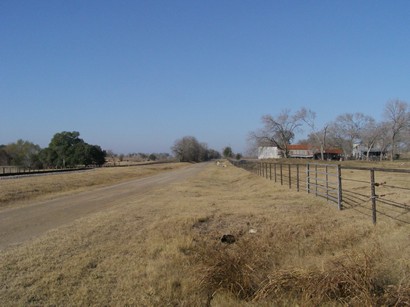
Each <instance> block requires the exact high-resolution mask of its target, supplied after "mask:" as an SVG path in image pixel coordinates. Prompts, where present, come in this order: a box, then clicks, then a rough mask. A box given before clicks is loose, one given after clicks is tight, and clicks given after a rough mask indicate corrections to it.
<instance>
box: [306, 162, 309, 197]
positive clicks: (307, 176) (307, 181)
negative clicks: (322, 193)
mask: <svg viewBox="0 0 410 307" xmlns="http://www.w3.org/2000/svg"><path fill="white" fill-rule="evenodd" d="M306 189H307V192H308V194H309V193H310V164H309V163H308V164H306Z"/></svg>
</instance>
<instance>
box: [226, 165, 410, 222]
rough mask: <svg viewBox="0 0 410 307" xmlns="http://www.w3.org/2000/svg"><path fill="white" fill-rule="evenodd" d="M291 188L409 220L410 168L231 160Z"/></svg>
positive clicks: (380, 215)
mask: <svg viewBox="0 0 410 307" xmlns="http://www.w3.org/2000/svg"><path fill="white" fill-rule="evenodd" d="M230 162H231V163H232V164H233V165H235V166H237V167H241V168H243V169H245V170H248V171H250V172H253V173H255V174H257V175H259V176H261V177H264V178H266V179H268V180H272V181H274V182H275V183H280V184H281V185H287V186H288V187H289V189H296V190H297V191H298V192H299V191H305V192H306V193H309V194H313V195H315V196H317V197H321V198H324V199H326V200H327V201H328V202H330V203H334V204H336V205H337V206H338V208H339V210H355V211H357V212H359V213H361V214H365V215H368V216H369V217H371V218H372V221H373V223H374V224H376V222H377V220H378V219H381V218H389V219H394V220H395V221H397V222H400V223H406V224H410V170H407V169H388V168H365V167H351V166H342V165H340V164H320V163H297V162H295V163H282V162H260V161H252V160H240V161H237V160H231V161H230Z"/></svg>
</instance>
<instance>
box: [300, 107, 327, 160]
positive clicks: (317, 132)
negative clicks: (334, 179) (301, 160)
mask: <svg viewBox="0 0 410 307" xmlns="http://www.w3.org/2000/svg"><path fill="white" fill-rule="evenodd" d="M298 113H299V114H298V115H299V117H300V118H301V120H302V121H303V122H304V123H305V124H306V125H307V126H308V127H309V129H310V131H311V132H310V134H309V139H310V140H312V141H313V142H310V144H311V145H313V146H314V147H317V149H318V150H320V157H321V160H324V159H325V157H324V152H325V148H326V136H327V129H328V124H326V125H325V126H324V127H323V128H321V129H319V128H317V126H316V113H315V112H313V111H312V110H309V109H306V108H302V109H301V110H300V111H299V112H298Z"/></svg>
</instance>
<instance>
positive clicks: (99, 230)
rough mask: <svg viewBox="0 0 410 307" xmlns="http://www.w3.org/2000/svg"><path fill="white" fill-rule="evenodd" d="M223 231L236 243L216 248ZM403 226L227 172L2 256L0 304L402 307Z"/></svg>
mask: <svg viewBox="0 0 410 307" xmlns="http://www.w3.org/2000/svg"><path fill="white" fill-rule="evenodd" d="M224 234H232V235H234V236H235V238H236V241H235V243H233V244H224V243H222V242H221V240H220V239H221V237H222V235H224ZM409 255H410V227H409V225H403V224H396V223H394V222H391V223H390V222H382V223H379V224H377V225H376V226H373V225H372V224H371V221H370V220H369V219H368V218H367V216H361V215H358V214H357V213H356V212H353V211H351V210H350V211H349V210H346V211H342V212H339V211H338V210H337V208H336V207H335V206H334V205H331V204H327V203H326V202H325V201H323V200H321V199H317V198H314V197H311V196H309V195H306V194H305V193H302V192H301V193H297V192H295V191H292V190H289V189H288V188H287V187H281V186H280V185H274V183H272V182H269V181H267V180H264V179H262V178H260V177H257V176H255V175H252V174H250V173H248V172H246V171H243V170H240V169H237V168H234V167H230V166H229V167H227V168H220V167H217V166H215V165H211V164H210V165H209V166H208V167H207V168H206V169H205V171H203V172H202V173H201V174H200V175H199V176H198V177H196V178H193V179H191V180H188V181H186V182H184V183H182V184H181V183H180V184H173V185H169V186H166V187H163V188H161V189H157V190H156V191H155V193H151V194H150V195H144V196H142V197H140V198H138V199H134V200H130V201H129V202H128V203H125V204H122V206H116V207H115V208H111V209H109V210H106V211H104V212H100V213H98V214H94V215H92V216H89V217H85V218H83V219H81V220H78V221H76V222H75V223H73V224H71V225H69V226H65V227H61V228H60V229H56V230H54V231H51V232H49V233H48V234H47V235H45V236H42V237H40V238H38V239H37V240H34V241H32V242H29V243H27V244H25V245H23V246H20V247H18V248H15V249H11V250H8V251H5V252H2V253H1V254H0V259H1V260H0V299H1V301H2V304H3V305H6V306H9V305H95V306H97V305H98V306H100V305H127V304H128V305H138V306H272V305H274V306H275V305H277V306H289V305H299V306H300V305H302V306H318V305H327V306H329V305H330V306H335V305H346V306H347V305H350V306H364V305H365V306H378V305H387V306H408V305H409V304H410V285H409V276H410V258H409Z"/></svg>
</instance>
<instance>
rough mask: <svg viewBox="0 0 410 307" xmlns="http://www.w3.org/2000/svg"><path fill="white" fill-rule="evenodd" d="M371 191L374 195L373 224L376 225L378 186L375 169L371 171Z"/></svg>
mask: <svg viewBox="0 0 410 307" xmlns="http://www.w3.org/2000/svg"><path fill="white" fill-rule="evenodd" d="M370 189H371V195H372V196H371V198H372V219H373V224H376V185H375V184H374V169H371V170H370Z"/></svg>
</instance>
